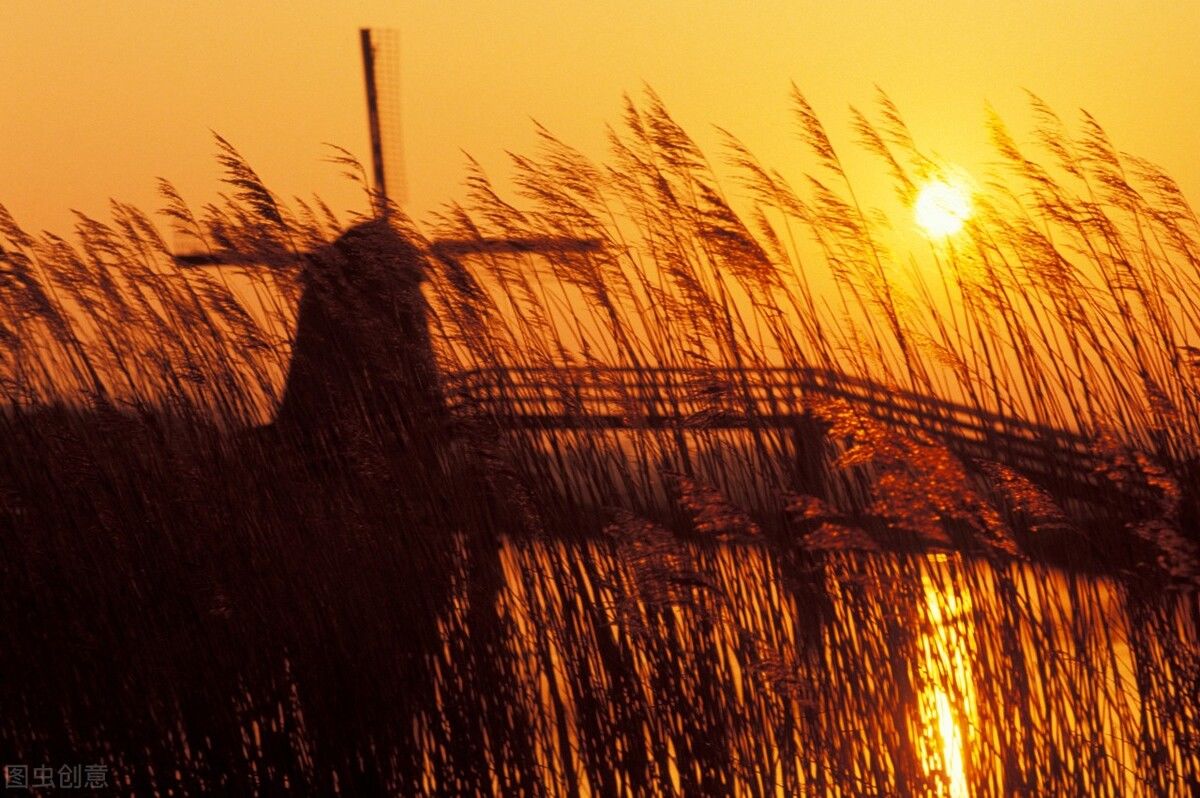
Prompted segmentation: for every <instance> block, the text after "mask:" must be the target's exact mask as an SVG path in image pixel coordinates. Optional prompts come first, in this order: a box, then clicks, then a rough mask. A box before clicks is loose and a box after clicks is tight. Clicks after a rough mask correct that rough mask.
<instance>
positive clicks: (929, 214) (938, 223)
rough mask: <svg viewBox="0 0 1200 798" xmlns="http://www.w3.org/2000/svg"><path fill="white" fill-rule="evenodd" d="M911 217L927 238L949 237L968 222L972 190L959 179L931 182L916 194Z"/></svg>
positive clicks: (943, 179) (933, 180)
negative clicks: (914, 218) (915, 219)
mask: <svg viewBox="0 0 1200 798" xmlns="http://www.w3.org/2000/svg"><path fill="white" fill-rule="evenodd" d="M913 213H914V214H915V215H916V218H917V224H919V225H920V226H921V229H922V230H924V231H925V235H927V236H929V237H930V238H945V237H946V236H952V235H954V234H955V233H957V232H958V231H959V230H961V229H962V226H963V224H964V223H965V222H966V221H967V219H970V218H971V188H970V186H968V185H967V183H966V181H964V180H961V179H958V178H934V179H932V180H930V181H929V182H928V183H926V184H925V185H924V186H922V187H921V190H920V192H918V193H917V201H916V203H915V204H914V206H913Z"/></svg>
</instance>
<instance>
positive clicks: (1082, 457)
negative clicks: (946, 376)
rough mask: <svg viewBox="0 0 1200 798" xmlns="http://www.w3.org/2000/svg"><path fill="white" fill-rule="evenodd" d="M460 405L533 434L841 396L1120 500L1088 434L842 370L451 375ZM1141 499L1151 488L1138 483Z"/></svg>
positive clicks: (560, 370) (737, 414) (801, 416)
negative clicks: (1069, 430) (987, 409)
mask: <svg viewBox="0 0 1200 798" xmlns="http://www.w3.org/2000/svg"><path fill="white" fill-rule="evenodd" d="M447 387H448V389H449V392H448V393H449V396H450V403H451V405H452V406H454V407H457V408H459V409H466V408H468V407H469V408H471V409H472V410H474V411H476V412H482V413H484V414H486V415H488V416H490V417H492V418H494V419H495V420H496V421H497V422H499V423H500V424H501V425H502V426H508V427H514V428H518V429H527V430H542V431H547V432H549V431H556V430H572V429H609V430H616V429H628V430H636V429H660V430H677V431H682V432H689V431H690V432H701V431H703V430H713V429H747V430H750V429H755V428H758V429H770V428H776V429H779V430H784V431H786V430H793V431H796V432H797V434H799V431H800V430H811V429H813V427H812V416H811V415H810V414H809V413H808V412H807V411H806V408H807V407H809V406H810V405H811V403H812V402H813V401H814V400H820V399H826V400H828V399H838V400H842V401H845V402H846V403H847V404H848V405H849V406H850V407H852V408H854V409H855V410H857V411H859V412H862V413H865V414H867V415H868V416H870V417H872V418H874V419H877V420H878V421H881V422H883V423H886V424H889V425H892V426H895V427H898V428H900V429H905V430H920V431H922V432H924V433H926V434H928V435H930V436H931V437H933V438H935V439H937V440H939V441H940V442H942V443H943V444H945V445H946V446H947V447H948V448H949V449H950V450H951V451H952V452H954V453H955V454H956V455H958V456H959V457H960V458H963V459H964V460H966V461H968V462H980V461H991V462H998V463H1002V464H1004V465H1007V466H1009V467H1012V468H1015V469H1017V470H1018V471H1020V472H1021V473H1023V474H1024V475H1026V476H1027V477H1029V478H1030V479H1031V480H1032V481H1034V482H1035V483H1037V484H1039V485H1042V486H1044V487H1046V488H1047V489H1048V490H1050V491H1051V492H1052V493H1053V494H1055V495H1058V496H1066V497H1070V498H1073V499H1079V500H1083V501H1085V502H1087V503H1089V504H1092V505H1093V506H1095V505H1096V504H1099V505H1101V506H1103V505H1111V504H1112V503H1113V502H1114V501H1115V500H1118V499H1120V497H1119V495H1116V494H1115V491H1114V490H1113V486H1112V485H1111V483H1109V482H1108V481H1107V479H1106V478H1105V477H1104V476H1103V474H1101V473H1100V466H1101V465H1102V461H1101V458H1100V457H1099V456H1098V455H1097V454H1096V453H1095V451H1094V450H1093V447H1092V444H1091V443H1090V442H1089V441H1088V440H1087V439H1085V438H1084V437H1082V436H1080V435H1078V434H1075V433H1072V432H1067V431H1064V430H1061V429H1056V428H1053V427H1049V426H1045V425H1041V424H1035V423H1031V422H1029V421H1025V420H1022V419H1018V418H1014V417H1010V416H1004V415H1000V414H995V413H989V412H986V411H982V410H979V409H977V408H974V407H970V406H968V405H965V404H958V403H954V402H948V401H944V400H941V399H937V398H933V397H930V396H925V395H922V394H919V393H914V392H910V391H903V390H896V389H894V388H891V387H888V386H885V385H882V384H880V383H876V382H873V381H870V380H865V379H860V378H856V377H850V376H847V375H844V374H839V373H837V372H834V371H828V370H822V369H797V368H743V369H735V368H621V367H608V368H590V367H552V368H551V367H527V366H511V367H505V368H493V369H480V370H474V371H468V372H461V373H458V374H455V375H452V376H451V377H450V378H449V379H448V385H447ZM1134 492H1135V493H1136V494H1143V493H1144V490H1139V489H1137V487H1134Z"/></svg>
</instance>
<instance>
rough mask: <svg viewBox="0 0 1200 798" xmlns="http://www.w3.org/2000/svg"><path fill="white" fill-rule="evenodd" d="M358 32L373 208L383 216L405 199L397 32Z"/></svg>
mask: <svg viewBox="0 0 1200 798" xmlns="http://www.w3.org/2000/svg"><path fill="white" fill-rule="evenodd" d="M358 34H359V43H360V46H361V48H362V59H363V80H364V81H365V83H366V90H367V124H368V126H369V129H370V134H371V167H372V177H373V179H374V181H375V186H374V188H375V194H376V196H377V202H378V205H377V207H376V212H377V213H378V214H379V215H380V216H384V215H386V214H387V212H388V206H389V204H392V203H394V204H395V205H396V206H397V207H403V206H404V204H405V202H406V200H407V196H406V191H407V187H406V185H405V176H404V139H403V134H402V131H401V129H400V34H399V32H398V31H395V30H388V29H379V28H361V29H359V32H358Z"/></svg>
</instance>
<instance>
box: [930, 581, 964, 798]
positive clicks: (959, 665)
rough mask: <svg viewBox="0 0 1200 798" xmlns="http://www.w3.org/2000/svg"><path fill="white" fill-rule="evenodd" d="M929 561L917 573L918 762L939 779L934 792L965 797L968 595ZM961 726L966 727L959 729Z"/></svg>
mask: <svg viewBox="0 0 1200 798" xmlns="http://www.w3.org/2000/svg"><path fill="white" fill-rule="evenodd" d="M941 564H943V561H937V560H935V561H934V563H932V569H931V571H930V572H927V573H926V574H924V575H923V576H922V579H921V581H922V586H923V588H924V593H925V613H926V615H925V618H924V619H923V621H924V623H923V629H922V633H921V638H920V649H921V661H920V676H921V682H922V687H921V692H920V700H919V707H920V724H921V733H920V735H919V736H918V739H919V741H920V748H921V749H922V750H921V761H922V764H923V765H924V768H925V774H926V775H927V776H929V777H930V778H931V780H932V781H935V782H936V781H939V780H940V781H941V785H940V788H939V789H938V790H937V791H936V793H935V794H936V795H944V796H948V798H967V796H969V795H970V794H971V792H970V788H969V783H968V779H967V757H968V753H969V750H968V745H969V744H970V742H971V731H972V729H973V728H977V726H978V719H977V717H976V715H977V711H976V702H975V690H974V684H973V677H972V673H971V659H972V651H971V648H972V640H973V636H974V629H973V624H972V622H971V617H970V615H971V613H970V610H971V602H970V597H969V596H968V595H967V593H966V592H965V591H964V590H963V588H962V587H961V586H956V585H955V584H954V582H953V581H952V580H951V579H950V578H949V576H950V575H949V574H948V573H947V569H946V568H944V567H942V568H938V565H941ZM964 726H966V729H965V732H966V733H964V728H963V727H964Z"/></svg>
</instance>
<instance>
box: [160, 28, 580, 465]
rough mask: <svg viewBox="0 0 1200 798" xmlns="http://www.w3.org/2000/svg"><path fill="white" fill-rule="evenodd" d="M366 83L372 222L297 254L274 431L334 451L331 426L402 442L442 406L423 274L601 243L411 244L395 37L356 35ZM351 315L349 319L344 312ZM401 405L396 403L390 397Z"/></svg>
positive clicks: (456, 272) (237, 257) (183, 259)
mask: <svg viewBox="0 0 1200 798" xmlns="http://www.w3.org/2000/svg"><path fill="white" fill-rule="evenodd" d="M359 41H360V44H361V47H362V62H363V76H364V80H365V84H366V98H367V122H368V126H369V130H370V138H371V166H372V170H371V172H372V177H373V180H374V186H373V190H372V197H373V208H372V212H373V217H372V218H371V219H369V220H367V221H365V222H361V223H359V224H357V225H355V226H353V227H351V228H350V229H348V230H346V231H345V232H343V233H342V234H341V235H340V236H339V237H338V239H337V240H336V241H334V242H333V243H332V244H330V245H327V246H324V247H321V248H319V249H317V250H311V251H307V252H302V253H299V255H300V261H301V263H302V264H303V268H302V272H301V276H300V280H301V282H302V289H303V290H302V292H301V297H300V303H299V309H298V312H297V321H296V335H295V340H294V344H293V348H292V356H291V361H290V363H289V367H288V374H287V380H286V383H285V386H284V389H283V394H282V399H281V402H280V405H279V408H278V410H277V412H276V415H275V419H274V422H273V424H272V426H273V427H274V428H275V429H277V430H280V431H285V432H287V433H288V434H289V435H291V436H292V437H301V438H306V439H313V438H314V437H315V438H317V439H319V441H320V444H321V445H322V446H323V447H327V446H332V447H334V448H336V447H337V445H338V443H337V440H336V439H337V438H338V437H339V435H340V433H339V432H338V431H337V430H338V425H339V418H340V417H344V416H346V415H348V414H353V415H354V416H356V417H357V418H359V419H364V418H365V419H371V420H372V423H377V424H379V425H383V426H385V427H388V428H390V431H391V432H398V433H399V434H400V435H401V436H402V437H405V438H410V439H411V438H413V437H419V434H420V431H421V429H422V428H423V426H424V425H426V424H427V423H428V422H429V420H430V418H429V417H430V416H431V415H435V414H437V413H438V412H439V411H440V409H441V408H442V397H441V387H440V380H439V377H438V375H437V371H436V367H435V365H434V361H433V350H432V347H431V345H430V342H429V331H428V323H427V307H426V305H425V303H424V301H423V299H422V297H421V293H420V288H419V286H420V283H421V282H422V281H424V280H425V279H427V273H428V270H429V269H430V268H431V267H433V266H435V265H436V266H437V267H440V268H444V269H447V270H448V271H449V272H450V274H451V277H452V278H458V277H460V276H461V275H463V274H465V270H464V268H463V266H462V264H461V260H462V259H464V258H467V257H470V256H472V255H491V256H503V255H516V254H520V255H540V256H544V257H554V256H556V255H565V254H567V253H583V252H595V251H598V250H599V249H600V248H601V244H600V242H599V241H598V240H593V239H576V238H559V237H525V238H522V237H513V238H490V237H480V238H475V239H470V240H458V239H441V240H435V241H432V242H430V243H429V244H428V245H425V244H421V243H417V242H415V241H412V240H410V239H409V238H407V237H406V236H405V235H403V234H402V233H401V232H399V229H398V227H397V226H396V225H394V224H392V223H391V222H390V221H389V215H390V214H391V209H392V208H395V207H398V205H397V204H396V201H397V200H399V201H401V202H402V201H403V199H404V178H403V155H402V149H401V146H400V135H399V133H400V131H399V108H400V103H399V86H398V81H397V79H396V78H397V75H396V72H397V71H398V64H399V58H398V36H397V35H396V33H395V31H380V30H372V29H366V28H364V29H362V30H360V31H359ZM175 260H176V262H177V263H178V264H179V265H180V266H183V267H198V266H222V265H239V266H243V267H252V266H254V265H255V264H253V263H248V262H247V258H246V256H244V255H242V254H240V253H237V252H233V251H229V250H218V251H215V252H204V253H186V254H180V255H177V256H176V258H175ZM348 311H349V312H348ZM398 396H402V397H403V398H402V399H401V400H399V401H398V399H397V397H398Z"/></svg>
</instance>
